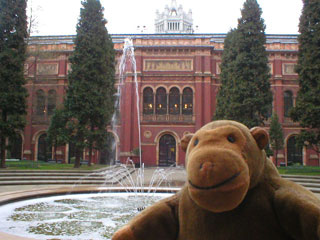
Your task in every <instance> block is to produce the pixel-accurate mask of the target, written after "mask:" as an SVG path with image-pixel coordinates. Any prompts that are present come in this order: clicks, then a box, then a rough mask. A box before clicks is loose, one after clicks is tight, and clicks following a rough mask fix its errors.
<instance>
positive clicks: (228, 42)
mask: <svg viewBox="0 0 320 240" xmlns="http://www.w3.org/2000/svg"><path fill="white" fill-rule="evenodd" d="M236 34H237V32H236V29H232V30H231V31H229V32H228V34H227V36H226V38H225V40H224V51H223V53H222V61H221V65H220V68H221V74H220V81H221V86H220V89H219V92H218V95H217V108H216V112H215V115H214V119H215V120H218V119H230V118H231V116H230V112H229V111H228V110H229V108H228V106H227V105H228V104H229V102H230V98H231V96H232V95H231V90H232V89H233V88H234V87H233V81H232V73H233V72H234V63H235V60H236V57H237V49H236V43H237V41H236Z"/></svg>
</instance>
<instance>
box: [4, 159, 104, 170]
mask: <svg viewBox="0 0 320 240" xmlns="http://www.w3.org/2000/svg"><path fill="white" fill-rule="evenodd" d="M73 166H74V165H73V164H62V163H57V164H56V163H47V162H41V161H39V162H34V161H25V160H24V161H19V162H9V161H7V162H6V167H7V168H6V169H7V170H96V169H100V168H105V167H107V165H100V164H94V165H92V166H91V167H88V165H87V164H82V165H81V167H80V168H74V167H73Z"/></svg>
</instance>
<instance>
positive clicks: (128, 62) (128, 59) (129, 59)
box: [112, 38, 142, 181]
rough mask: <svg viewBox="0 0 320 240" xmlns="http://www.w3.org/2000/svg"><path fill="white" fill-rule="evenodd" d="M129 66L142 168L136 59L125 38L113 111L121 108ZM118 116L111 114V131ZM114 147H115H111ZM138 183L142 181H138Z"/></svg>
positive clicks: (128, 40) (130, 42)
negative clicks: (134, 97) (131, 72)
mask: <svg viewBox="0 0 320 240" xmlns="http://www.w3.org/2000/svg"><path fill="white" fill-rule="evenodd" d="M128 66H130V67H131V68H132V70H133V73H134V82H135V94H136V109H137V118H138V119H137V120H138V126H137V127H138V138H139V139H138V142H139V149H140V151H139V164H140V168H141V167H142V160H141V126H140V97H139V87H138V80H137V65H136V59H135V55H134V47H133V41H132V39H131V38H126V39H125V40H124V46H123V54H122V56H121V59H120V64H119V84H118V89H117V93H116V101H115V109H120V106H121V96H122V95H121V92H122V88H123V86H124V79H125V77H126V71H127V67H128ZM118 115H119V114H118V113H117V111H116V112H115V113H114V114H113V117H112V129H113V130H114V131H115V132H116V127H115V126H116V124H117V122H118V117H119V116H118ZM113 147H116V146H113ZM139 181H142V179H140V180H139Z"/></svg>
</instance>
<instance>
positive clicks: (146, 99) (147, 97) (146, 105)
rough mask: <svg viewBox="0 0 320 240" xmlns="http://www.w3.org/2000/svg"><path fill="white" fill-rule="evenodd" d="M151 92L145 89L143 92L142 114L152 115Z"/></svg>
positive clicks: (150, 89)
mask: <svg viewBox="0 0 320 240" xmlns="http://www.w3.org/2000/svg"><path fill="white" fill-rule="evenodd" d="M153 109H154V106H153V90H152V88H149V87H148V88H145V89H144V90H143V114H153Z"/></svg>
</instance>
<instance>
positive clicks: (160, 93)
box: [156, 87, 167, 115]
mask: <svg viewBox="0 0 320 240" xmlns="http://www.w3.org/2000/svg"><path fill="white" fill-rule="evenodd" d="M166 113H167V93H166V90H165V89H164V88H162V87H161V88H158V89H157V94H156V114H160V115H162V114H166Z"/></svg>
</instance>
